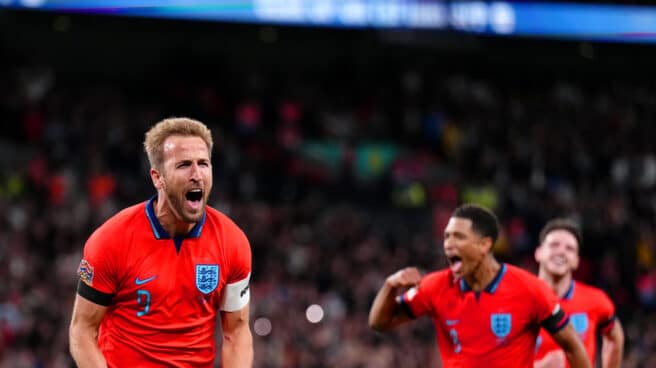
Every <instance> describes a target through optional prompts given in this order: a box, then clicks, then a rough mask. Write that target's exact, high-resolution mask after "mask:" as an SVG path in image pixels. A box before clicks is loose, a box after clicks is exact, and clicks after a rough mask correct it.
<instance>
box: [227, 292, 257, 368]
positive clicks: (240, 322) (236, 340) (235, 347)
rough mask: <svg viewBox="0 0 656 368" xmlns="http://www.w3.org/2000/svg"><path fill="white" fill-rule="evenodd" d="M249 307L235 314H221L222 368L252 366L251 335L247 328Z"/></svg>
mask: <svg viewBox="0 0 656 368" xmlns="http://www.w3.org/2000/svg"><path fill="white" fill-rule="evenodd" d="M249 310H250V308H249V305H248V304H247V305H246V306H245V307H244V308H242V309H240V310H238V311H235V312H221V325H222V327H223V348H222V350H221V356H222V362H223V367H225V368H242V367H252V366H253V335H251V330H250V328H249V326H248V314H249Z"/></svg>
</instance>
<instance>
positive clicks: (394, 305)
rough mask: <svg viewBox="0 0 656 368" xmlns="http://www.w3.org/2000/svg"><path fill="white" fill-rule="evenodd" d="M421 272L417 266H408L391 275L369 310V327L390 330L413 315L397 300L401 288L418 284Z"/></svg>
mask: <svg viewBox="0 0 656 368" xmlns="http://www.w3.org/2000/svg"><path fill="white" fill-rule="evenodd" d="M419 281H421V274H420V273H419V270H417V269H416V268H415V267H408V268H404V269H402V270H399V271H398V272H396V273H394V274H392V275H390V276H389V277H388V278H387V279H386V280H385V283H384V284H383V286H382V287H381V288H380V290H379V291H378V294H376V298H375V299H374V302H373V304H372V305H371V310H370V311H369V327H371V328H373V329H374V330H377V331H388V330H391V329H393V328H395V327H397V326H399V325H401V324H403V323H405V322H408V321H410V320H411V317H410V316H409V315H408V314H407V313H406V312H405V311H404V310H403V307H402V305H401V303H400V302H399V301H398V300H397V295H398V294H399V290H400V289H405V288H408V287H412V286H417V285H418V284H419Z"/></svg>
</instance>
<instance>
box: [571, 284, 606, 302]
mask: <svg viewBox="0 0 656 368" xmlns="http://www.w3.org/2000/svg"><path fill="white" fill-rule="evenodd" d="M574 288H575V291H574V292H575V295H576V296H578V297H581V298H585V299H586V300H590V299H597V300H599V299H608V300H609V301H610V298H609V296H608V294H606V292H605V291H604V290H602V289H600V288H598V287H596V286H592V285H590V284H586V283H584V282H581V281H578V280H576V281H575V284H574Z"/></svg>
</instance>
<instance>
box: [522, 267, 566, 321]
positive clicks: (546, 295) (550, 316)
mask: <svg viewBox="0 0 656 368" xmlns="http://www.w3.org/2000/svg"><path fill="white" fill-rule="evenodd" d="M530 280H531V282H530V283H529V287H530V290H531V291H532V293H533V308H534V309H533V310H534V313H535V317H536V320H537V322H538V323H539V324H540V326H542V327H544V329H545V330H547V332H549V333H551V334H554V333H556V332H558V331H560V330H561V329H562V328H563V327H565V326H566V325H567V322H569V317H568V316H567V315H566V314H565V312H564V311H563V310H562V309H561V308H560V304H559V303H558V297H557V296H556V294H555V293H554V292H553V291H552V290H551V289H549V286H547V284H546V283H545V282H544V281H542V280H540V279H539V278H537V277H535V276H534V275H530Z"/></svg>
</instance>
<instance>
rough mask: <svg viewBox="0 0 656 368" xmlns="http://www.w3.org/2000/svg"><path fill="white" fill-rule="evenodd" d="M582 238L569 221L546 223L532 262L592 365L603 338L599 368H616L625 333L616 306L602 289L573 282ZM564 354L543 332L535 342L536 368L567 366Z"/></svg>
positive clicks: (557, 220) (575, 225)
mask: <svg viewBox="0 0 656 368" xmlns="http://www.w3.org/2000/svg"><path fill="white" fill-rule="evenodd" d="M581 239H582V235H581V231H580V229H579V227H578V225H577V224H576V223H575V222H573V221H570V220H568V219H561V218H557V219H554V220H551V221H549V222H548V223H547V224H546V225H545V226H544V228H543V229H542V231H541V232H540V245H539V246H538V248H537V249H536V250H535V259H536V261H537V262H538V263H539V264H540V270H539V277H540V278H541V279H542V280H544V281H545V282H546V283H547V285H549V287H550V288H551V289H552V290H553V291H554V293H555V295H558V297H559V298H560V305H561V307H562V308H563V310H564V311H565V312H566V313H567V314H568V315H569V316H570V320H571V322H572V326H573V327H574V329H575V330H576V333H577V334H578V336H579V337H580V338H581V340H582V341H583V344H584V346H585V349H586V351H587V352H588V357H589V359H590V361H591V362H592V364H593V366H594V363H595V360H596V355H597V337H598V335H599V334H601V336H602V354H601V357H602V361H601V363H602V364H601V366H602V368H617V367H619V366H620V363H621V360H622V352H623V345H624V333H623V331H622V326H621V324H620V322H619V320H618V319H617V318H616V316H615V306H614V305H613V302H612V301H611V300H610V298H609V297H608V295H606V293H605V292H603V291H602V290H601V289H598V288H596V287H593V286H590V285H586V284H584V283H582V282H579V281H575V280H574V279H573V277H572V272H573V271H574V270H575V269H576V268H577V267H578V264H579V248H580V244H581V243H582V241H581ZM567 366H568V365H567V362H566V361H565V357H564V354H563V352H562V350H561V349H560V347H559V346H558V345H557V344H556V343H555V341H554V340H553V339H552V338H551V336H549V334H548V333H546V331H541V332H540V336H539V337H538V340H537V343H536V354H535V367H536V368H551V367H567Z"/></svg>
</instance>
